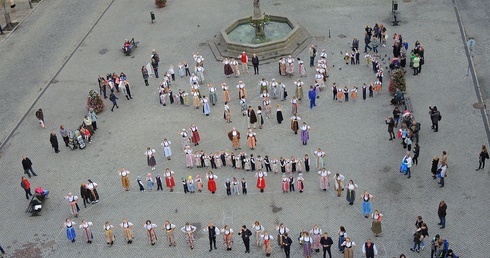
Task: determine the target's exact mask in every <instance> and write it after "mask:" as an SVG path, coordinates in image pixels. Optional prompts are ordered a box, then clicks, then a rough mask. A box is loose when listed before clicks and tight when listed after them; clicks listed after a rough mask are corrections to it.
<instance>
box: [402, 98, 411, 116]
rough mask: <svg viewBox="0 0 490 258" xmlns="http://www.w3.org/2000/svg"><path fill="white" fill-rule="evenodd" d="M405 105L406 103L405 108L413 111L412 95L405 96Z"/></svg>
mask: <svg viewBox="0 0 490 258" xmlns="http://www.w3.org/2000/svg"><path fill="white" fill-rule="evenodd" d="M404 102H405V103H404V105H405V110H408V111H410V113H413V109H412V102H411V101H410V97H405V98H404Z"/></svg>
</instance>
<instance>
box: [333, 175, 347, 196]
mask: <svg viewBox="0 0 490 258" xmlns="http://www.w3.org/2000/svg"><path fill="white" fill-rule="evenodd" d="M333 180H334V181H335V190H336V191H337V197H340V195H341V194H342V191H344V180H345V177H344V176H343V175H341V174H339V173H336V174H335V176H334V177H333Z"/></svg>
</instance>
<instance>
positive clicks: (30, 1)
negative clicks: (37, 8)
mask: <svg viewBox="0 0 490 258" xmlns="http://www.w3.org/2000/svg"><path fill="white" fill-rule="evenodd" d="M29 8H31V9H32V0H29Z"/></svg>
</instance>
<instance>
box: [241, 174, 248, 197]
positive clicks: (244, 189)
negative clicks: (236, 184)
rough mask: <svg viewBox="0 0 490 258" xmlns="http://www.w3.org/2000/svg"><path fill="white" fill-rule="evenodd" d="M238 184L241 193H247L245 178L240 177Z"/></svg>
mask: <svg viewBox="0 0 490 258" xmlns="http://www.w3.org/2000/svg"><path fill="white" fill-rule="evenodd" d="M240 184H241V186H242V194H243V195H247V181H246V180H245V178H243V177H242V180H241V181H240Z"/></svg>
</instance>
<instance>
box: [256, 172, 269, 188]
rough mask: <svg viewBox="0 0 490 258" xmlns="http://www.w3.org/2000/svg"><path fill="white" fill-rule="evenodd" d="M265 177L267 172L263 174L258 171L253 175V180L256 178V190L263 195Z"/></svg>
mask: <svg viewBox="0 0 490 258" xmlns="http://www.w3.org/2000/svg"><path fill="white" fill-rule="evenodd" d="M266 176H267V172H263V171H262V170H259V171H258V172H257V173H255V178H257V188H259V189H260V192H261V193H263V192H264V189H265V186H266V182H265V177H266Z"/></svg>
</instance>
